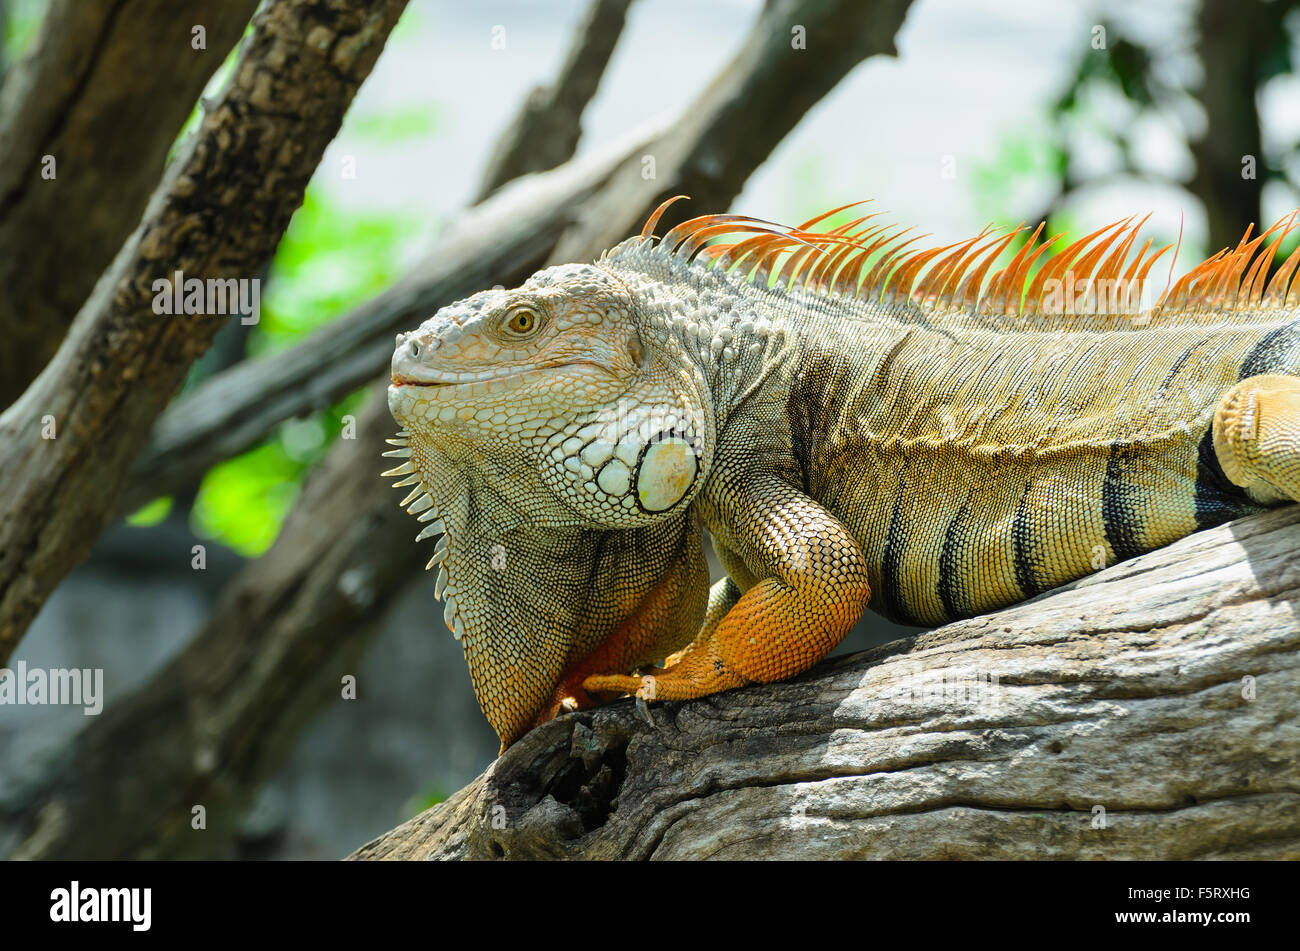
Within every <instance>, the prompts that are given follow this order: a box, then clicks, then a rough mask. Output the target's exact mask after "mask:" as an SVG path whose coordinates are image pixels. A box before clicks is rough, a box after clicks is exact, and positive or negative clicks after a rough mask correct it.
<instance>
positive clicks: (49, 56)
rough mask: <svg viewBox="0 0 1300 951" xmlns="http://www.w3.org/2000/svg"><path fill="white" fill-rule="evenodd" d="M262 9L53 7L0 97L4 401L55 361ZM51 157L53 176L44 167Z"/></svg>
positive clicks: (162, 2) (147, 3)
mask: <svg viewBox="0 0 1300 951" xmlns="http://www.w3.org/2000/svg"><path fill="white" fill-rule="evenodd" d="M256 6H257V4H256V0H194V2H190V3H184V4H179V3H176V2H174V0H53V2H52V3H51V4H50V7H49V10H48V11H47V12H46V14H45V19H44V21H43V23H42V27H41V31H40V34H39V35H38V37H37V39H36V43H35V46H34V48H33V49H32V51H31V52H30V54H29V55H28V56H27V57H26V58H25V59H24V60H23V61H22V63H21V64H19V65H18V66H16V67H15V68H14V70H13V72H12V74H11V75H9V76H8V77H7V81H6V84H5V86H4V89H3V92H2V93H0V287H4V288H5V293H4V294H0V336H3V338H4V340H5V346H4V347H0V408H3V407H6V406H8V405H9V404H10V403H12V402H13V401H14V400H15V399H16V398H17V397H18V395H19V394H20V393H22V391H23V389H24V388H25V387H26V386H27V384H28V383H30V382H31V381H32V378H33V377H35V376H36V374H37V373H38V372H39V371H40V369H41V368H42V367H43V366H45V364H46V363H48V362H49V360H50V358H51V357H52V356H53V355H54V351H55V350H56V349H58V346H59V341H61V340H62V339H63V336H64V334H65V333H66V332H67V330H68V325H69V324H71V323H72V318H73V316H74V315H75V314H76V313H77V308H79V307H80V306H81V304H82V303H83V302H84V301H85V299H86V297H87V296H88V295H89V294H90V292H91V289H92V288H94V286H95V281H96V279H97V278H98V277H99V276H100V274H101V273H103V271H104V268H105V267H107V266H108V265H109V263H111V262H112V260H113V255H114V254H115V253H117V250H118V248H120V247H121V246H122V242H123V240H124V239H125V238H126V236H127V235H129V234H130V233H131V231H132V229H133V228H135V226H136V224H137V223H139V221H140V213H141V212H142V211H143V210H144V206H145V202H146V201H147V200H148V198H149V193H150V192H151V191H152V190H153V187H154V185H156V184H157V183H158V177H159V176H160V175H161V174H162V170H163V164H164V162H165V160H166V158H167V152H168V150H169V149H170V148H171V146H172V143H173V142H174V141H175V140H176V135H177V133H178V132H179V131H180V129H181V126H182V124H183V123H184V121H185V118H186V117H187V116H188V115H189V114H190V110H192V109H193V108H194V104H195V102H197V101H198V98H199V94H200V93H202V92H203V87H204V85H205V84H206V83H207V81H208V79H209V78H210V77H211V76H212V74H213V72H214V71H215V70H216V68H217V67H218V66H219V65H220V64H221V61H222V59H223V58H224V57H225V55H226V53H227V52H228V51H229V50H230V48H231V47H232V46H234V44H235V42H236V41H237V40H238V39H239V36H240V34H241V33H242V32H243V30H244V27H245V25H246V24H247V23H248V18H249V17H251V16H252V15H253V10H254V8H255V7H256ZM198 26H201V27H202V28H203V30H204V35H203V44H204V45H203V48H201V49H195V48H194V44H195V42H196V40H195V35H194V32H193V30H194V28H195V27H198ZM47 155H48V156H50V157H51V158H52V159H53V161H54V163H55V164H54V166H53V168H52V169H51V171H53V172H54V177H53V178H46V177H43V175H42V171H43V168H42V162H43V159H44V157H45V156H47ZM36 235H39V236H40V238H39V240H33V237H34V236H36Z"/></svg>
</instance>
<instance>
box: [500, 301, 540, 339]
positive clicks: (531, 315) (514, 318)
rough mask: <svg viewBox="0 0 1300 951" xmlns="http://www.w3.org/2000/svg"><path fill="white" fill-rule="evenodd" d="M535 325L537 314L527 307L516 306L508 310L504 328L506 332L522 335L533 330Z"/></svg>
mask: <svg viewBox="0 0 1300 951" xmlns="http://www.w3.org/2000/svg"><path fill="white" fill-rule="evenodd" d="M536 326H537V314H536V312H535V311H533V310H531V309H530V308H528V307H517V308H515V309H514V310H512V311H511V312H510V316H508V317H507V318H506V322H505V329H506V331H507V332H508V333H512V334H514V335H516V336H524V335H526V334H530V333H532V332H533V328H535V327H536Z"/></svg>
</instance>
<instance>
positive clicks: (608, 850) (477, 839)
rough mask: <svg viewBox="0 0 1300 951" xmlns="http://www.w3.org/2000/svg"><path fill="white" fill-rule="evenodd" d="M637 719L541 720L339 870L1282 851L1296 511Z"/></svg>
mask: <svg viewBox="0 0 1300 951" xmlns="http://www.w3.org/2000/svg"><path fill="white" fill-rule="evenodd" d="M650 711H651V715H652V717H653V720H654V725H653V726H651V725H649V724H648V723H646V722H645V721H644V720H642V719H640V718H639V717H638V715H637V713H636V711H635V709H634V708H633V706H632V704H631V703H630V702H629V701H623V702H619V703H615V704H611V705H608V706H604V707H599V708H596V709H594V710H587V711H581V712H578V713H573V714H568V715H566V716H563V717H561V718H559V719H557V720H554V721H552V722H550V723H548V724H546V725H544V726H543V727H541V728H539V729H537V730H534V731H533V732H532V733H530V734H529V735H527V736H526V737H525V738H524V739H523V740H521V741H520V742H519V743H517V744H516V745H515V746H513V747H511V748H510V749H509V750H508V751H507V752H506V753H505V755H504V756H502V757H501V758H500V759H498V760H497V761H496V762H495V763H493V764H492V766H491V767H489V768H488V770H487V771H486V772H484V773H483V774H482V775H481V776H480V777H479V778H478V779H476V780H475V781H474V782H473V783H471V784H470V785H469V786H466V787H465V788H464V789H462V790H461V791H460V792H458V793H456V794H455V795H454V796H452V797H451V798H450V799H448V800H447V801H446V802H444V803H441V804H440V805H437V806H435V807H433V808H432V809H429V810H428V811H426V812H424V813H422V814H421V815H419V816H417V817H416V818H414V819H412V820H410V821H409V822H407V823H405V824H404V825H402V826H399V827H398V828H396V829H394V830H393V831H391V832H389V833H387V834H386V835H384V836H381V837H380V838H378V839H376V840H375V841H373V842H370V843H369V844H367V845H365V846H363V847H361V848H360V849H359V850H357V852H355V853H354V854H353V855H352V856H351V858H354V859H417V858H418V859H426V858H427V859H452V858H493V857H504V858H518V859H524V858H543V857H545V858H555V857H561V858H634V859H648V858H664V859H686V858H695V859H698V858H730V859H739V858H800V859H813V858H818V859H820V858H889V859H904V858H908V859H955V858H961V859H974V858H995V859H1013V858H1071V859H1083V858H1089V859H1150V858H1163V859H1190V858H1292V859H1294V858H1300V506H1289V507H1287V508H1285V509H1283V510H1280V511H1276V512H1270V513H1266V514H1264V515H1260V516H1255V517H1252V518H1248V519H1243V520H1241V521H1239V522H1234V523H1232V524H1229V525H1225V526H1222V527H1220V528H1217V529H1214V530H1211V531H1206V532H1200V533H1197V534H1195V535H1193V536H1191V537H1189V538H1186V539H1183V540H1182V541H1180V542H1178V543H1177V544H1175V545H1172V546H1170V547H1168V548H1165V549H1161V550H1158V551H1155V552H1152V553H1150V554H1148V555H1144V556H1142V557H1140V558H1136V559H1133V560H1131V561H1127V562H1124V563H1122V564H1119V565H1116V566H1113V567H1111V568H1109V569H1106V570H1104V571H1102V572H1099V573H1098V574H1096V575H1092V576H1090V577H1088V578H1085V579H1083V580H1082V581H1079V582H1076V583H1074V584H1073V585H1069V586H1066V587H1064V588H1061V589H1058V590H1056V591H1053V592H1050V593H1048V594H1045V595H1043V596H1040V597H1039V598H1037V599H1035V600H1033V601H1029V602H1026V603H1025V604H1022V605H1017V606H1015V607H1012V608H1009V609H1006V610H1003V611H999V612H997V613H994V614H989V615H985V616H982V617H977V618H973V619H971V620H967V621H961V622H958V623H955V624H949V625H946V626H944V627H941V628H938V629H936V630H934V631H931V632H928V633H925V634H922V635H919V636H917V637H914V638H909V639H906V640H900V641H895V642H893V643H891V644H887V645H885V646H883V647H880V648H876V649H874V650H870V651H866V652H863V653H860V654H856V655H852V656H848V657H844V658H842V659H838V660H834V661H832V662H829V663H825V664H823V665H821V666H819V667H818V668H816V669H815V670H814V671H812V672H810V673H809V674H806V675H804V676H803V677H800V678H797V679H795V680H792V681H789V682H786V683H780V684H773V685H767V686H755V687H749V688H747V689H743V690H737V691H732V692H730V693H726V694H721V695H715V696H712V697H707V698H704V699H701V700H696V701H690V702H684V703H666V704H660V705H655V706H652V707H651V708H650Z"/></svg>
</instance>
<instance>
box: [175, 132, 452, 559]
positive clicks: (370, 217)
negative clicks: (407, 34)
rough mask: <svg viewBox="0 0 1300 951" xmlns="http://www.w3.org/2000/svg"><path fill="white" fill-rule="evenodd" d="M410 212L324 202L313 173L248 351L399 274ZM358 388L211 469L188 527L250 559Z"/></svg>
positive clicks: (357, 397)
mask: <svg viewBox="0 0 1300 951" xmlns="http://www.w3.org/2000/svg"><path fill="white" fill-rule="evenodd" d="M436 124H437V123H436V116H435V115H434V114H433V112H432V111H431V109H404V110H401V111H398V112H379V113H373V112H372V113H370V114H368V115H365V116H359V117H355V118H354V117H352V116H351V115H350V116H349V120H348V122H346V123H345V125H344V135H352V136H355V137H357V138H360V139H365V140H370V141H375V142H378V143H380V144H384V143H388V142H393V141H396V140H399V139H402V138H407V137H410V136H414V135H420V136H428V135H431V134H433V131H434V129H435V128H436ZM423 228H424V222H423V221H422V220H421V219H420V218H419V217H417V216H414V215H409V216H408V215H403V214H376V213H372V212H368V211H365V210H361V211H357V210H353V209H351V208H349V207H345V206H343V205H341V204H338V203H336V202H334V201H333V200H331V198H330V197H329V190H328V183H323V182H321V181H313V183H312V184H311V185H310V186H309V187H308V189H307V193H306V195H305V196H304V199H303V203H302V206H301V207H300V208H299V209H298V211H297V212H296V213H295V214H294V216H293V220H292V221H291V222H290V225H289V229H288V230H287V231H286V232H285V235H284V238H283V239H282V240H281V242H280V245H279V247H278V248H277V249H276V253H275V257H274V259H273V260H272V262H271V266H270V269H269V271H268V274H267V278H266V282H265V285H264V292H263V294H262V300H261V319H260V320H259V322H258V324H257V326H256V327H255V328H254V329H253V332H252V333H251V334H250V335H249V338H248V342H247V348H248V354H249V356H250V358H253V359H256V358H257V357H258V356H261V355H265V354H267V353H271V352H274V351H277V350H283V349H285V348H287V347H290V346H293V345H294V344H295V343H297V342H299V341H300V340H301V339H302V338H304V337H305V336H307V335H308V334H310V333H311V332H312V331H314V330H316V329H317V328H318V327H320V326H322V325H323V324H326V323H328V322H330V321H331V320H335V319H337V318H338V317H340V316H342V315H343V314H344V313H346V312H347V311H348V310H349V309H351V308H352V307H354V306H356V305H358V304H360V303H362V302H363V301H365V300H367V299H369V298H370V297H373V296H374V295H376V294H378V293H379V292H381V291H383V290H384V289H385V288H387V287H388V286H390V285H391V284H392V283H393V282H394V281H395V280H396V279H397V278H398V277H399V276H400V273H399V272H400V262H402V261H403V260H404V259H406V257H407V255H406V254H405V253H404V252H405V250H406V249H407V248H408V247H409V246H410V244H411V242H413V241H414V240H416V238H417V236H418V235H420V234H421V233H422V230H423ZM362 399H363V391H361V390H358V391H356V392H354V393H352V394H351V395H349V396H348V397H347V398H345V399H344V400H342V401H340V402H339V403H337V404H335V405H334V406H332V407H330V408H329V409H328V410H325V411H322V412H318V413H313V414H311V415H309V416H307V417H304V418H301V419H294V420H289V421H287V422H285V423H284V424H282V425H281V426H280V427H279V428H278V429H277V431H276V433H275V434H274V435H273V436H272V437H271V438H269V439H267V440H266V441H265V442H263V443H262V444H261V445H259V446H257V447H256V448H254V449H252V450H250V451H248V452H246V453H244V454H242V455H240V456H236V457H235V458H233V459H230V460H227V461H226V462H224V463H222V464H221V465H218V466H216V467H215V468H213V469H212V470H211V471H210V472H208V474H207V475H206V476H205V477H204V479H203V483H202V485H201V486H200V487H199V493H198V497H197V499H196V500H195V503H194V508H193V513H192V516H193V524H194V530H195V532H196V533H198V534H199V535H202V536H204V537H208V538H213V539H215V540H217V541H219V542H221V543H222V544H224V545H227V546H228V547H230V548H233V549H234V550H235V551H237V552H239V553H240V554H242V555H245V556H248V557H255V556H257V555H260V554H261V553H262V552H264V551H265V550H266V549H267V548H269V547H270V546H271V543H272V542H274V541H275V536H276V534H277V533H278V532H279V529H280V525H281V524H282V522H283V521H284V518H285V516H286V515H287V514H288V513H289V511H290V509H291V508H292V507H293V504H294V502H295V501H296V500H297V498H298V493H299V489H300V486H301V483H302V480H303V477H304V476H305V475H306V474H307V472H308V471H309V470H310V469H311V467H312V466H314V465H315V464H316V462H318V461H319V460H320V458H321V457H322V456H323V455H324V454H325V452H326V450H328V449H329V447H330V445H331V444H332V443H333V441H334V440H335V439H337V438H339V435H340V434H341V433H342V431H343V427H344V417H345V416H355V415H356V413H357V411H358V409H359V407H360V405H361V401H362Z"/></svg>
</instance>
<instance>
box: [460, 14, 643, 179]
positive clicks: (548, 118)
mask: <svg viewBox="0 0 1300 951" xmlns="http://www.w3.org/2000/svg"><path fill="white" fill-rule="evenodd" d="M631 3H632V0H592V3H591V6H590V7H589V8H588V9H587V14H586V16H585V17H583V19H582V22H581V23H579V24H578V29H577V30H576V31H575V33H574V42H573V46H572V48H571V49H570V50H569V55H568V56H567V57H565V60H564V65H563V66H562V67H561V68H560V73H559V75H558V76H557V77H556V79H555V82H553V83H551V84H550V85H549V86H539V87H537V88H536V89H534V90H533V91H532V92H531V93H529V95H528V98H527V99H526V100H525V101H524V104H523V107H522V108H521V109H520V110H519V115H518V116H516V117H515V119H514V121H513V122H512V123H511V124H510V126H509V128H508V129H507V130H506V133H505V134H504V135H502V136H501V138H500V139H499V140H498V141H497V144H496V148H494V149H493V151H492V157H491V158H489V159H488V162H487V167H486V169H485V170H484V172H483V180H482V184H480V185H479V190H478V196H477V197H476V198H475V199H474V204H478V203H479V202H481V201H483V200H484V199H486V198H487V197H488V196H489V195H491V194H492V193H493V192H494V191H496V190H497V189H498V188H500V187H501V186H502V185H504V184H505V183H506V182H509V181H513V180H514V179H516V178H519V177H520V176H521V175H527V174H528V173H530V172H541V171H545V170H546V169H548V168H554V167H555V166H557V165H559V164H560V163H562V162H566V161H568V159H569V157H570V156H571V155H573V153H574V152H575V151H576V150H577V148H578V139H579V138H581V137H582V114H583V112H585V111H586V109H587V103H588V102H590V101H591V98H592V96H594V95H595V94H596V89H597V88H598V87H599V86H600V80H601V77H602V76H604V75H605V67H606V66H607V65H608V64H609V58H610V56H612V55H613V53H614V47H615V46H617V45H618V39H619V37H620V36H621V35H622V33H623V24H624V23H625V22H626V20H627V8H628V7H629V6H631Z"/></svg>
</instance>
